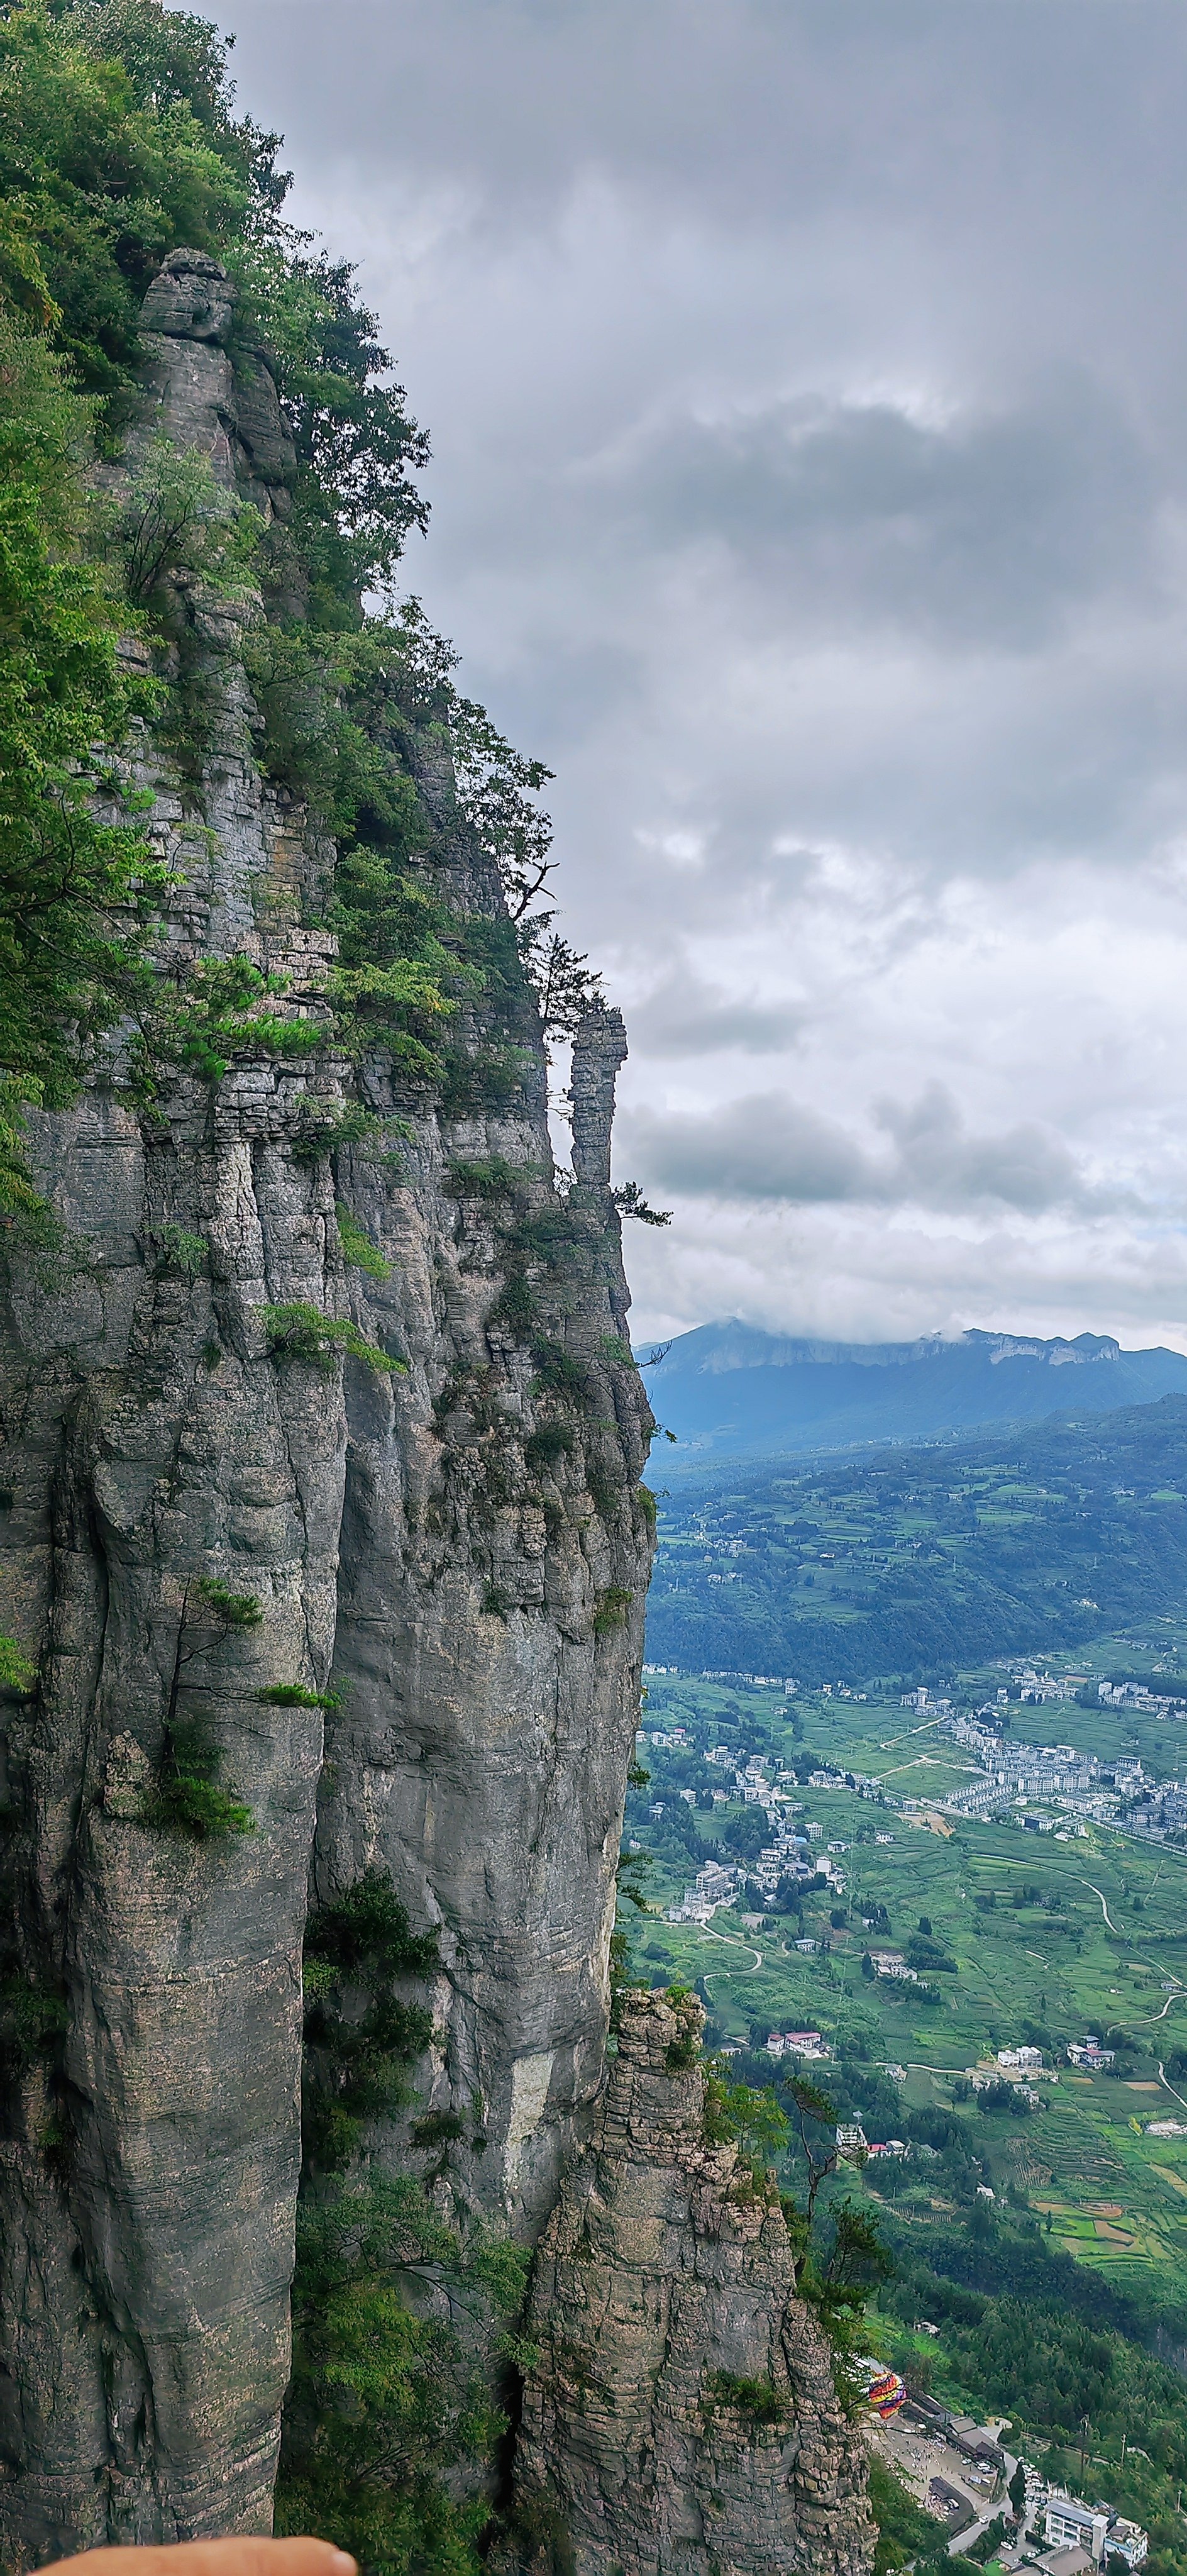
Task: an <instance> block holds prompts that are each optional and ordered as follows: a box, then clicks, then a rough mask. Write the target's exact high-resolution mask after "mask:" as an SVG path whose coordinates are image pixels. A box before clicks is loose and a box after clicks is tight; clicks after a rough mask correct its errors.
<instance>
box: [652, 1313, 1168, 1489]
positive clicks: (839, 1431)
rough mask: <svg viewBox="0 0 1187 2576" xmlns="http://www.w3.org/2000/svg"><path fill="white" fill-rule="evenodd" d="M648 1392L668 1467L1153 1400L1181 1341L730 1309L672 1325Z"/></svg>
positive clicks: (922, 1435) (921, 1436)
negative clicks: (817, 1334) (805, 1324)
mask: <svg viewBox="0 0 1187 2576" xmlns="http://www.w3.org/2000/svg"><path fill="white" fill-rule="evenodd" d="M656 1347H657V1346H656V1345H655V1344H651V1345H647V1344H644V1345H642V1346H641V1349H640V1357H641V1358H642V1359H643V1360H644V1361H646V1360H647V1358H648V1357H649V1355H650V1352H651V1351H653V1350H654V1349H655V1348H656ZM659 1347H662V1345H661V1346H659ZM648 1392H649V1394H650V1396H651V1399H652V1403H653V1405H654V1407H655V1411H656V1413H657V1414H658V1416H659V1419H660V1421H661V1422H662V1423H663V1425H664V1427H665V1429H667V1430H669V1431H674V1432H675V1434H676V1438H677V1441H678V1443H679V1447H678V1450H677V1451H676V1452H675V1453H674V1454H671V1453H669V1455H668V1457H667V1459H666V1460H665V1466H666V1468H667V1470H668V1472H672V1471H673V1470H677V1469H679V1468H686V1469H687V1468H692V1467H701V1466H708V1465H711V1464H716V1463H719V1462H720V1463H722V1464H724V1463H725V1462H726V1461H727V1460H728V1459H730V1458H763V1457H771V1458H774V1457H793V1456H796V1455H799V1454H805V1453H807V1452H809V1451H819V1450H829V1449H852V1448H858V1447H864V1446H865V1444H866V1443H867V1442H870V1441H883V1440H927V1439H936V1438H942V1437H943V1435H944V1433H945V1432H963V1431H975V1430H980V1429H982V1428H985V1429H988V1428H990V1427H992V1425H993V1424H995V1423H1005V1422H1038V1421H1042V1420H1044V1419H1045V1418H1046V1417H1047V1416H1048V1415H1051V1414H1054V1413H1066V1412H1068V1411H1069V1410H1070V1411H1073V1412H1076V1411H1083V1412H1085V1413H1109V1412H1113V1411H1115V1410H1117V1409H1118V1408H1119V1407H1120V1406H1122V1405H1131V1404H1152V1403H1155V1402H1156V1401H1157V1399H1158V1398H1159V1396H1162V1395H1181V1394H1187V1355H1185V1354H1184V1353H1183V1352H1181V1351H1170V1350H1164V1349H1161V1348H1159V1349H1154V1350H1148V1351H1123V1350H1122V1348H1121V1345H1120V1343H1119V1342H1117V1341H1115V1340H1114V1339H1113V1338H1112V1336H1111V1335H1110V1334H1107V1333H1079V1334H1077V1336H1076V1338H1075V1340H1074V1341H1067V1340H1064V1339H1063V1338H1061V1337H1060V1336H1056V1337H1054V1338H1053V1339H1051V1340H1049V1341H1045V1340H1043V1339H1042V1338H1041V1337H1040V1336H1039V1335H1037V1334H1029V1333H987V1332H979V1331H975V1330H971V1331H969V1332H966V1333H962V1334H961V1335H960V1337H959V1339H957V1340H954V1341H945V1340H943V1339H942V1338H941V1336H940V1335H939V1334H934V1335H929V1336H927V1337H925V1338H924V1339H922V1340H919V1341H915V1342H818V1341H807V1340H800V1339H796V1338H794V1337H793V1336H790V1335H787V1334H778V1333H765V1332H763V1331H761V1330H760V1329H759V1328H758V1327H757V1326H756V1325H753V1324H743V1323H741V1322H739V1321H738V1320H737V1319H736V1318H735V1319H734V1320H733V1321H732V1322H729V1323H723V1324H701V1325H699V1326H698V1327H697V1329H696V1331H695V1332H691V1333H682V1334H681V1335H680V1337H679V1339H678V1340H677V1341H675V1342H673V1343H672V1345H671V1348H670V1349H669V1350H668V1352H667V1354H666V1356H665V1357H664V1358H662V1359H661V1360H660V1361H659V1362H658V1364H657V1365H656V1367H655V1368H654V1369H653V1370H651V1371H649V1374H648Z"/></svg>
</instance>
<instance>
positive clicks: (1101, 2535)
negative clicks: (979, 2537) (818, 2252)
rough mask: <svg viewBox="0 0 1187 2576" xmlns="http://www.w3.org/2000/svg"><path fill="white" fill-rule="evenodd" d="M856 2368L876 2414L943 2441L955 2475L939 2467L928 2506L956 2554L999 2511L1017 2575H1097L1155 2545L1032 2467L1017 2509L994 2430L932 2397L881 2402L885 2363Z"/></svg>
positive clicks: (1008, 2558)
mask: <svg viewBox="0 0 1187 2576" xmlns="http://www.w3.org/2000/svg"><path fill="white" fill-rule="evenodd" d="M858 2368H859V2370H860V2373H861V2380H862V2383H863V2384H864V2383H865V2382H866V2381H867V2380H868V2381H869V2383H870V2391H871V2392H872V2393H870V2394H869V2396H868V2401H867V2402H869V2403H871V2404H873V2405H874V2406H875V2409H876V2411H877V2412H878V2413H880V2414H882V2415H883V2416H884V2417H885V2416H891V2415H895V2416H898V2417H899V2419H900V2421H901V2425H902V2427H903V2431H904V2434H906V2435H908V2436H909V2434H910V2433H911V2432H914V2433H917V2434H918V2433H922V2434H924V2435H926V2436H927V2437H928V2439H929V2441H931V2442H934V2443H938V2444H942V2445H943V2454H946V2455H947V2457H946V2458H945V2463H944V2464H945V2466H946V2467H948V2472H949V2473H948V2475H947V2476H945V2475H944V2474H943V2472H942V2470H938V2471H936V2472H935V2473H933V2474H932V2475H931V2476H930V2479H929V2482H928V2485H927V2504H928V2509H929V2511H930V2512H932V2513H933V2514H935V2515H936V2517H937V2519H938V2520H939V2521H940V2522H942V2523H944V2524H945V2525H946V2527H947V2530H948V2532H949V2535H950V2539H949V2548H950V2552H951V2554H952V2555H954V2556H957V2555H959V2553H960V2552H961V2551H962V2550H963V2549H964V2548H967V2547H968V2545H969V2543H970V2542H973V2541H975V2539H976V2529H975V2526H981V2527H984V2526H985V2525H986V2523H987V2521H988V2520H989V2519H990V2518H991V2517H992V2516H993V2515H994V2513H995V2512H1001V2513H1003V2514H1004V2515H1005V2517H1006V2519H1007V2522H1008V2523H1012V2524H1013V2536H1012V2537H1011V2538H1009V2539H1005V2540H1003V2541H1002V2542H1001V2544H1000V2545H999V2548H998V2551H997V2559H998V2560H999V2561H1000V2564H1001V2566H1002V2567H1003V2568H1005V2569H1007V2570H1009V2571H1011V2576H1013V2571H1015V2570H1021V2569H1024V2568H1032V2567H1036V2566H1037V2567H1038V2568H1039V2569H1041V2570H1042V2576H1094V2571H1100V2570H1102V2569H1104V2568H1106V2567H1107V2566H1108V2565H1109V2563H1110V2561H1111V2560H1113V2559H1115V2558H1119V2559H1122V2560H1123V2561H1124V2563H1125V2565H1126V2566H1127V2567H1128V2568H1138V2567H1140V2566H1141V2565H1142V2564H1143V2562H1144V2560H1145V2558H1146V2556H1147V2554H1148V2551H1149V2546H1150V2543H1149V2536H1148V2534H1147V2533H1146V2532H1145V2531H1143V2530H1142V2528H1141V2525H1140V2524H1139V2523H1136V2522H1130V2521H1128V2520H1127V2518H1126V2516H1125V2515H1124V2514H1119V2513H1118V2512H1117V2511H1116V2510H1115V2508H1114V2507H1113V2506H1112V2505H1111V2504H1103V2503H1094V2504H1086V2503H1084V2502H1082V2500H1081V2499H1080V2497H1078V2496H1073V2495H1069V2494H1068V2493H1067V2491H1066V2490H1065V2489H1064V2488H1062V2487H1050V2486H1047V2485H1046V2484H1045V2483H1044V2482H1043V2480H1042V2478H1041V2477H1040V2476H1039V2475H1038V2473H1037V2472H1036V2471H1035V2470H1033V2469H1032V2468H1030V2467H1029V2466H1026V2467H1025V2489H1026V2496H1025V2504H1024V2507H1023V2509H1022V2512H1021V2513H1020V2514H1015V2513H1014V2512H1013V2509H1012V2507H1011V2505H1010V2502H1009V2499H1008V2496H1007V2492H1006V2489H1007V2483H1008V2481H1009V2479H1010V2477H1011V2474H1012V2472H1013V2470H1014V2468H1015V2466H1016V2463H1015V2461H1014V2459H1013V2458H1012V2457H1011V2455H1010V2454H1009V2453H1008V2452H1006V2451H1005V2450H1004V2449H1003V2446H1002V2443H1001V2440H1000V2437H999V2435H998V2434H997V2433H996V2432H994V2431H992V2430H991V2429H990V2427H989V2426H987V2425H984V2424H977V2423H975V2422H974V2421H973V2420H972V2418H971V2417H969V2416H967V2415H953V2414H952V2413H950V2411H949V2409H948V2408H947V2407H945V2406H941V2405H939V2404H938V2403H937V2401H936V2400H935V2398H932V2397H927V2396H923V2395H915V2396H906V2395H904V2396H903V2397H900V2398H899V2399H898V2401H897V2403H893V2402H892V2403H890V2404H886V2405H884V2406H879V2405H878V2403H877V2398H878V2395H880V2394H881V2386H880V2383H879V2381H878V2380H877V2379H876V2378H875V2376H874V2374H875V2373H876V2372H878V2370H879V2369H882V2370H883V2371H884V2370H885V2365H880V2364H879V2363H877V2362H875V2361H873V2360H871V2361H869V2362H865V2363H861V2364H859V2365H858ZM887 2393H888V2395H889V2391H888V2392H887ZM943 2454H942V2456H943ZM934 2456H935V2455H934V2453H933V2454H932V2457H933V2459H934ZM916 2465H918V2466H922V2463H919V2462H917V2463H916ZM1024 2465H1025V2464H1024ZM924 2474H925V2475H926V2469H924ZM968 2563H972V2562H971V2561H970V2562H968Z"/></svg>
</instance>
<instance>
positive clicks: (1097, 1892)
mask: <svg viewBox="0 0 1187 2576" xmlns="http://www.w3.org/2000/svg"><path fill="white" fill-rule="evenodd" d="M1080 1885H1081V1887H1091V1888H1092V1893H1093V1895H1094V1896H1099V1898H1100V1910H1101V1913H1102V1914H1103V1916H1104V1918H1105V1921H1106V1923H1107V1924H1108V1927H1109V1930H1110V1932H1115V1933H1116V1935H1117V1938H1118V1940H1119V1941H1124V1940H1125V1939H1126V1937H1127V1936H1126V1934H1125V1933H1124V1932H1123V1931H1122V1930H1121V1926H1120V1924H1118V1923H1114V1921H1113V1917H1112V1915H1111V1914H1110V1912H1109V1908H1108V1905H1107V1903H1106V1900H1105V1891H1104V1889H1103V1887H1095V1886H1093V1882H1092V1880H1091V1879H1090V1878H1081V1880H1080Z"/></svg>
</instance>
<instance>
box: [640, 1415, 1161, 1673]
mask: <svg viewBox="0 0 1187 2576" xmlns="http://www.w3.org/2000/svg"><path fill="white" fill-rule="evenodd" d="M1185 1610H1187V1398H1184V1397H1183V1396H1177V1395H1168V1396H1164V1397H1163V1398H1162V1399H1161V1401H1160V1402H1159V1403H1157V1404H1150V1405H1137V1406H1133V1407H1130V1408H1127V1409H1126V1410H1124V1411H1122V1412H1117V1413H1111V1414H1104V1415H1097V1416H1094V1417H1089V1418H1088V1419H1086V1420H1075V1419H1070V1418H1068V1417H1066V1416H1065V1417H1061V1418H1059V1419H1056V1420H1054V1421H1050V1422H1045V1423H1040V1424H1035V1425H1026V1426H1022V1427H1021V1428H1018V1427H1016V1428H1015V1429H1013V1430H1012V1431H1009V1432H1000V1431H998V1432H993V1433H991V1434H987V1435H983V1436H981V1437H979V1438H977V1439H975V1440H962V1441H959V1442H957V1441H944V1442H941V1443H936V1444H934V1445H929V1446H927V1447H923V1448H920V1447H911V1448H899V1449H886V1450H882V1451H877V1452H875V1453H874V1454H873V1455H872V1456H871V1457H869V1458H868V1459H863V1460H862V1461H861V1463H860V1464H856V1465H855V1464H852V1463H850V1464H847V1465H845V1466H831V1465H830V1466H822V1465H821V1464H820V1463H819V1462H816V1463H815V1464H814V1465H812V1466H811V1467H803V1466H800V1465H799V1464H795V1465H791V1464H784V1465H781V1466H777V1467H771V1466H769V1465H768V1466H763V1467H755V1468H738V1467H737V1466H735V1467H733V1468H731V1469H729V1470H722V1471H720V1472H719V1473H717V1474H715V1475H712V1476H708V1475H707V1476H705V1477H703V1478H701V1479H699V1480H698V1481H697V1482H696V1483H695V1485H694V1484H691V1483H690V1484H689V1485H688V1486H686V1487H681V1488H679V1489H677V1490H675V1491H673V1492H671V1493H669V1494H666V1495H664V1496H662V1497H661V1500H660V1553H659V1558H658V1561H657V1564H656V1570H655V1578H654V1582H653V1585H652V1591H651V1599H650V1605H649V1610H648V1651H649V1654H650V1656H651V1658H652V1659H653V1660H654V1661H656V1662H657V1663H662V1664H674V1665H676V1666H678V1667H679V1668H680V1669H681V1670H684V1671H691V1672H714V1671H740V1672H765V1673H777V1674H780V1675H782V1674H789V1673H791V1674H795V1675H796V1676H797V1678H799V1679H800V1680H802V1681H805V1682H807V1683H814V1682H819V1681H824V1680H836V1681H844V1682H863V1681H865V1680H867V1679H868V1678H869V1677H871V1676H873V1675H878V1674H881V1675H887V1676H901V1677H903V1678H911V1679H922V1680H926V1681H934V1680H940V1679H945V1678H948V1677H950V1676H951V1675H952V1674H953V1673H955V1672H956V1671H957V1670H958V1669H960V1668H962V1667H964V1668H968V1667H975V1666H977V1665H980V1664H982V1663H985V1662H987V1661H989V1660H991V1659H992V1658H994V1657H996V1656H1000V1655H1008V1654H1015V1655H1018V1654H1027V1655H1029V1654H1040V1653H1043V1652H1045V1651H1050V1650H1054V1649H1059V1648H1062V1649H1067V1648H1078V1647H1081V1646H1082V1645H1084V1644H1085V1643H1086V1642H1087V1641H1089V1640H1090V1639H1092V1638H1094V1637H1099V1636H1102V1635H1105V1634H1108V1633H1109V1632H1111V1631H1114V1630H1117V1629H1123V1628H1126V1627H1131V1626H1133V1625H1134V1624H1135V1623H1137V1624H1138V1625H1140V1626H1143V1625H1147V1624H1149V1625H1152V1624H1153V1623H1154V1622H1156V1621H1158V1620H1159V1619H1162V1620H1168V1619H1169V1620H1172V1621H1174V1620H1177V1619H1178V1618H1179V1617H1180V1616H1182V1614H1183V1613H1184V1611H1185Z"/></svg>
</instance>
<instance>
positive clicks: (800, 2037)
mask: <svg viewBox="0 0 1187 2576" xmlns="http://www.w3.org/2000/svg"><path fill="white" fill-rule="evenodd" d="M766 2046H767V2055H768V2057H800V2058H804V2059H806V2060H813V2059H814V2060H816V2061H817V2062H818V2063H819V2062H820V2061H822V2060H824V2059H827V2058H831V2056H832V2053H833V2052H832V2049H831V2047H830V2046H829V2043H828V2041H827V2040H826V2039H825V2038H824V2037H823V2035H822V2033H821V2032H820V2031H818V2030H773V2031H771V2032H770V2033H769V2034H768V2038H767V2044H766Z"/></svg>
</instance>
